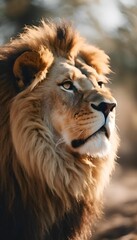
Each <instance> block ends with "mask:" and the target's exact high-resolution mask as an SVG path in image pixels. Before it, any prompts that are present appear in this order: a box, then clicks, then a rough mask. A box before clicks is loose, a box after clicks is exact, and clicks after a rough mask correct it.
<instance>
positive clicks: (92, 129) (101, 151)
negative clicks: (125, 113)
mask: <svg viewBox="0 0 137 240" xmlns="http://www.w3.org/2000/svg"><path fill="white" fill-rule="evenodd" d="M48 79H49V80H48V81H49V83H48V85H50V86H51V88H50V89H52V92H53V91H54V94H53V95H52V94H51V96H52V105H51V122H52V125H53V127H54V129H55V130H56V132H57V134H58V138H57V140H56V144H57V145H58V144H59V143H63V142H64V143H65V144H66V145H67V146H68V147H69V149H70V150H71V151H72V152H78V153H80V154H89V155H92V156H95V157H96V156H106V155H108V154H109V152H110V151H111V143H112V138H113V135H114V132H115V107H116V100H115V99H114V98H113V97H112V95H111V93H110V91H109V90H108V89H107V88H106V87H105V83H106V79H105V77H104V76H103V75H101V74H98V73H97V72H96V70H95V69H93V68H92V67H91V66H88V65H87V64H85V63H82V62H81V65H80V64H77V62H75V64H72V63H71V61H68V60H65V59H57V60H56V61H55V64H54V66H53V69H52V70H51V72H50V74H49V77H48ZM53 86H54V90H53ZM45 87H46V85H45ZM49 94H50V92H49ZM53 101H54V103H53Z"/></svg>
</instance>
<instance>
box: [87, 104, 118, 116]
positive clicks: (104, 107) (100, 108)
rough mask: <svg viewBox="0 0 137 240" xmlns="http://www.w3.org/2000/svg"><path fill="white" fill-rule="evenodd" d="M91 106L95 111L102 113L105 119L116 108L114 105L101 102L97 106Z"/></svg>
mask: <svg viewBox="0 0 137 240" xmlns="http://www.w3.org/2000/svg"><path fill="white" fill-rule="evenodd" d="M91 106H92V107H93V108H94V109H95V110H97V111H100V112H102V113H103V114H104V116H105V118H107V116H108V114H109V113H110V112H111V111H112V110H113V109H114V108H115V107H116V103H107V102H101V103H100V104H99V105H98V106H96V105H95V104H93V103H92V104H91Z"/></svg>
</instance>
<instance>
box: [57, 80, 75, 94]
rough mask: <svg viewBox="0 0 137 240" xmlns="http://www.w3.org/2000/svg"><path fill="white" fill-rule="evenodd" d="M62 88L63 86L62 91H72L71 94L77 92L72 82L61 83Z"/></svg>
mask: <svg viewBox="0 0 137 240" xmlns="http://www.w3.org/2000/svg"><path fill="white" fill-rule="evenodd" d="M60 86H61V89H63V90H66V91H70V92H73V91H76V90H77V89H76V87H75V86H74V84H73V83H72V82H71V81H65V82H63V83H61V84H60Z"/></svg>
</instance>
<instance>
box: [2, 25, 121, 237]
mask: <svg viewBox="0 0 137 240" xmlns="http://www.w3.org/2000/svg"><path fill="white" fill-rule="evenodd" d="M0 54H1V56H0V58H1V60H0V65H1V70H0V76H1V79H0V106H1V113H2V114H1V116H0V134H1V140H2V141H1V143H0V152H1V159H0V161H1V170H0V172H1V178H2V180H1V188H2V192H4V191H7V192H8V197H9V199H10V200H9V202H10V201H11V199H12V201H14V199H16V188H17V187H18V192H19V194H20V196H21V197H20V198H21V200H22V202H24V204H26V205H25V206H27V201H29V203H30V205H29V206H31V209H32V210H31V211H32V212H34V215H35V218H37V221H38V223H39V226H42V227H41V228H40V229H44V232H46V231H47V232H48V234H49V229H52V226H53V225H55V224H56V223H58V221H61V222H63V220H62V219H64V216H66V214H67V213H68V214H70V212H73V211H74V212H75V207H76V206H77V205H79V204H83V205H82V206H84V207H82V209H83V210H80V212H81V219H82V220H80V221H79V225H78V226H79V227H77V229H76V230H77V231H76V230H75V228H73V230H74V233H73V234H71V235H72V236H71V235H69V234H68V235H67V237H70V236H71V238H70V239H77V240H78V239H87V238H88V236H89V235H90V234H89V232H90V230H89V229H91V225H92V223H93V222H94V221H93V219H94V218H93V216H94V215H95V216H96V215H98V213H99V209H100V204H99V202H100V200H101V197H102V191H103V189H104V186H105V185H106V183H107V181H108V179H109V175H110V173H111V172H112V169H113V167H114V158H115V156H116V151H117V146H118V137H117V131H116V126H115V108H116V100H115V99H114V97H113V96H112V94H111V92H110V90H109V89H108V88H107V82H108V76H107V75H108V74H109V73H110V68H109V58H108V56H107V55H106V54H105V53H104V52H103V51H102V50H100V49H98V48H96V47H94V46H92V45H89V44H88V43H86V41H85V40H84V39H82V38H81V37H80V36H79V34H78V33H77V32H76V31H74V29H73V28H72V26H71V25H70V24H67V23H63V22H62V23H61V24H55V23H51V22H48V23H46V22H44V21H43V22H42V24H41V25H40V26H39V27H27V28H26V29H25V30H24V32H23V33H22V34H21V35H20V36H19V37H18V38H16V39H14V40H12V41H11V43H9V44H7V45H5V46H3V47H2V48H1V52H0ZM9 183H10V184H9ZM16 186H17V187H16ZM11 196H12V197H11ZM45 205H46V206H47V208H45ZM76 208H77V207H76ZM80 209H81V208H80ZM85 209H86V210H85ZM76 213H77V211H76V212H75V214H74V215H75V217H76ZM88 215H89V216H90V217H87V216H88ZM84 216H85V217H84ZM84 219H85V220H84ZM86 219H87V220H86ZM89 219H90V220H89ZM91 219H92V220H91ZM82 224H83V225H82ZM73 225H74V223H73ZM82 226H83V228H82ZM79 229H80V230H79ZM82 229H83V230H82ZM40 231H41V232H42V230H39V232H40ZM82 234H83V235H82ZM74 236H75V238H74ZM78 236H79V238H78ZM82 236H83V237H82ZM33 239H34V238H33ZM47 239H49V238H47ZM50 239H51V238H50ZM56 239H59V240H61V239H68V238H61V237H60V238H56Z"/></svg>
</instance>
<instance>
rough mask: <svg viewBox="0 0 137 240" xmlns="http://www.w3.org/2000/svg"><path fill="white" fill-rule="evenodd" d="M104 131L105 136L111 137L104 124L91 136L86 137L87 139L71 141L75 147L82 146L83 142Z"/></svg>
mask: <svg viewBox="0 0 137 240" xmlns="http://www.w3.org/2000/svg"><path fill="white" fill-rule="evenodd" d="M100 132H103V133H104V134H105V136H106V137H107V138H109V133H108V131H107V129H106V127H105V126H102V127H101V128H100V129H99V130H97V131H96V132H94V133H93V134H92V135H90V136H89V137H87V138H85V139H74V140H73V141H72V142H71V145H72V147H73V148H78V147H80V146H82V145H83V144H85V143H86V142H87V141H88V140H89V139H90V138H92V137H93V136H95V135H96V134H97V133H100Z"/></svg>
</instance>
